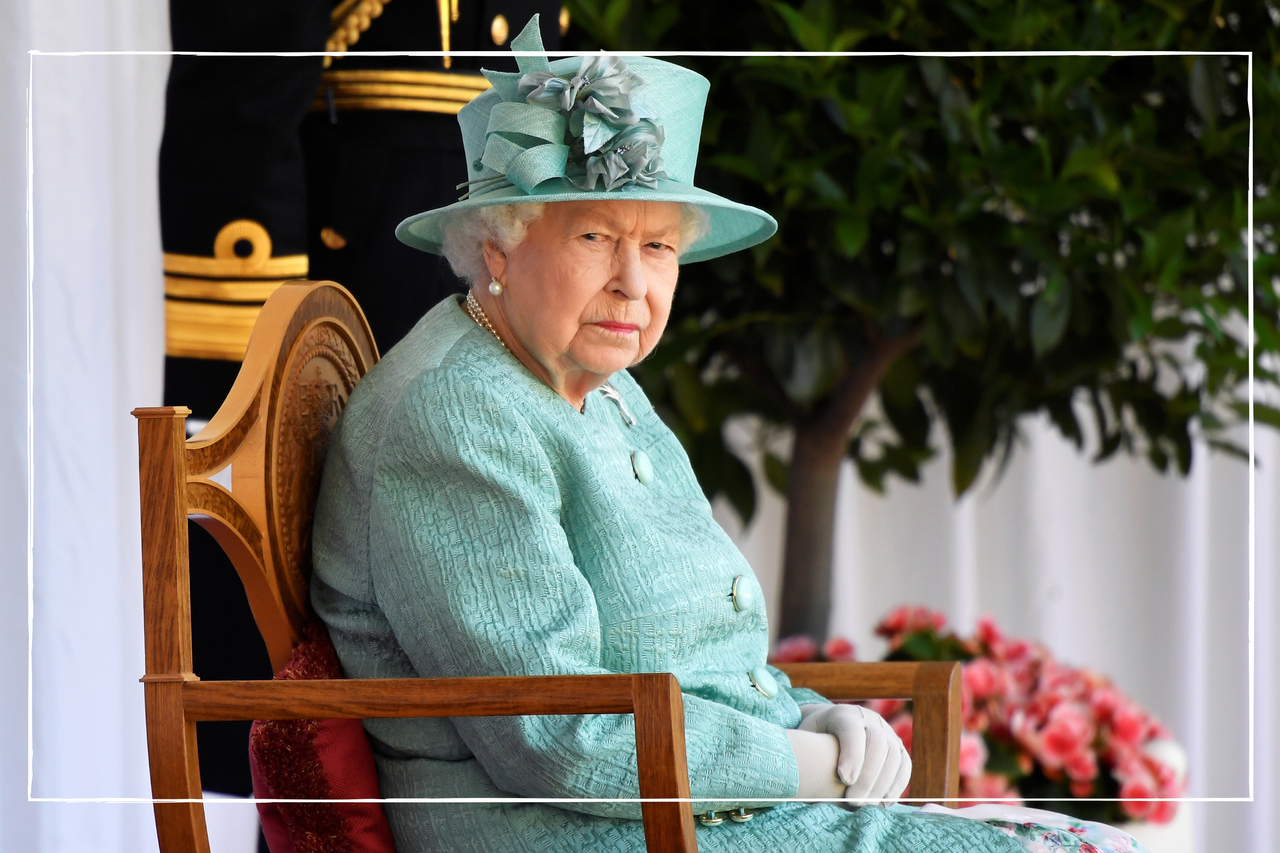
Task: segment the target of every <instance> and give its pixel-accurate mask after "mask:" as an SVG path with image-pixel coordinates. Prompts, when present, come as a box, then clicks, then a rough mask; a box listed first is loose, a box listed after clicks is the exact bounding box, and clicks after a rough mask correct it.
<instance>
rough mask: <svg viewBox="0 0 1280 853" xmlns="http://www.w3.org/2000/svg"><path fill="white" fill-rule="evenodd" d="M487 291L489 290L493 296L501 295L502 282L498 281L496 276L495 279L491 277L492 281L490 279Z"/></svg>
mask: <svg viewBox="0 0 1280 853" xmlns="http://www.w3.org/2000/svg"><path fill="white" fill-rule="evenodd" d="M489 292H490V293H492V294H493V295H494V296H501V295H502V282H500V281H498V280H497V279H496V278H495V279H493V280H492V281H490V282H489Z"/></svg>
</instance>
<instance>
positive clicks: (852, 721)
mask: <svg viewBox="0 0 1280 853" xmlns="http://www.w3.org/2000/svg"><path fill="white" fill-rule="evenodd" d="M800 714H801V720H800V725H799V726H798V728H799V729H800V730H801V731H807V732H819V733H822V734H828V735H835V737H836V740H837V741H838V742H839V745H840V752H839V757H838V759H837V761H836V776H837V778H839V780H840V781H841V782H842V783H844V784H845V785H847V786H848V787H847V788H846V789H845V791H844V797H845V799H847V800H865V801H870V802H895V801H897V799H898V798H899V797H901V796H902V792H903V791H905V790H906V788H907V783H908V782H910V781H911V756H910V754H909V753H908V752H907V749H906V747H905V746H903V745H902V740H901V739H900V738H899V737H898V735H897V734H895V733H894V731H893V728H892V727H891V726H890V725H889V723H888V722H886V721H885V719H884V717H881V716H880V715H879V714H877V713H875V712H874V711H870V710H867V709H866V708H863V707H862V706H861V705H801V706H800Z"/></svg>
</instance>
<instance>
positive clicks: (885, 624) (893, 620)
mask: <svg viewBox="0 0 1280 853" xmlns="http://www.w3.org/2000/svg"><path fill="white" fill-rule="evenodd" d="M910 612H911V608H909V607H907V606H906V605H905V604H904V605H902V606H901V607H898V608H895V609H894V610H892V611H890V613H889V615H888V616H886V617H884V618H883V619H881V620H880V624H879V625H877V626H876V635H877V636H880V637H891V636H893V635H894V634H901V633H903V632H905V631H906V630H907V614H908V613H910Z"/></svg>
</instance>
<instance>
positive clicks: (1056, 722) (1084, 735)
mask: <svg viewBox="0 0 1280 853" xmlns="http://www.w3.org/2000/svg"><path fill="white" fill-rule="evenodd" d="M1038 735H1039V738H1038V739H1039V741H1040V755H1039V756H1038V757H1039V758H1040V761H1041V763H1043V764H1044V765H1045V766H1046V767H1051V768H1057V767H1061V766H1062V765H1063V764H1064V763H1066V761H1067V759H1068V758H1070V757H1071V756H1072V755H1074V754H1075V753H1077V752H1079V751H1081V750H1082V749H1083V748H1084V747H1085V746H1086V745H1088V743H1089V742H1090V741H1091V740H1093V726H1092V725H1090V723H1089V719H1088V717H1087V716H1086V715H1085V712H1084V709H1083V708H1081V707H1080V706H1079V705H1074V704H1071V705H1068V704H1061V705H1057V706H1055V707H1054V708H1053V710H1052V711H1050V712H1049V715H1048V720H1047V722H1046V723H1045V726H1044V728H1042V729H1040V731H1039V732H1038Z"/></svg>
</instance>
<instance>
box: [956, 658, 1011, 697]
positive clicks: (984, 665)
mask: <svg viewBox="0 0 1280 853" xmlns="http://www.w3.org/2000/svg"><path fill="white" fill-rule="evenodd" d="M960 677H961V680H962V683H963V686H965V687H967V688H969V693H970V694H971V695H972V696H973V698H974V699H976V700H979V701H981V700H983V699H987V698H990V697H996V696H1000V695H1002V694H1003V693H1004V691H1005V680H1006V679H1005V674H1004V670H1003V669H1001V668H1000V667H999V666H997V665H996V664H994V663H992V662H991V661H990V660H989V659H988V658H975V659H973V660H971V661H969V662H968V663H966V664H965V665H964V667H963V668H962V669H961V670H960Z"/></svg>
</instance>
